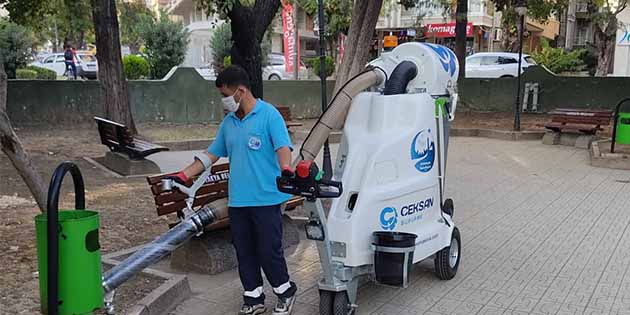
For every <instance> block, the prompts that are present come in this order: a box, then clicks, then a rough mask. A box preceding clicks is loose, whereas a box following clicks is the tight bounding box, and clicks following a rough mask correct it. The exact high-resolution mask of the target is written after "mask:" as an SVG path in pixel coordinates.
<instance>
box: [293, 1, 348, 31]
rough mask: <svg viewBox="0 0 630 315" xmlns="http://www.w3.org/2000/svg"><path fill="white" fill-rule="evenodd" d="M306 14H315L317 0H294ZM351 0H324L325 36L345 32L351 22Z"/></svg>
mask: <svg viewBox="0 0 630 315" xmlns="http://www.w3.org/2000/svg"><path fill="white" fill-rule="evenodd" d="M294 1H295V2H296V3H297V4H298V5H299V6H300V7H301V8H302V9H304V11H305V12H306V14H308V15H310V16H317V14H318V6H317V1H318V0H294ZM352 7H353V1H352V0H327V1H324V15H325V18H326V31H327V34H326V35H327V37H332V38H335V39H336V38H338V37H339V34H340V33H344V34H346V33H347V32H348V29H349V28H350V23H351V22H352Z"/></svg>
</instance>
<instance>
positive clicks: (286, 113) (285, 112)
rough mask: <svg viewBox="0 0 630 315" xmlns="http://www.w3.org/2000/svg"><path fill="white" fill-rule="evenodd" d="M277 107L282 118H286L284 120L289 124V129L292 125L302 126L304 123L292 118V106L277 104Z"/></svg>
mask: <svg viewBox="0 0 630 315" xmlns="http://www.w3.org/2000/svg"><path fill="white" fill-rule="evenodd" d="M276 109H277V110H278V111H279V112H280V115H282V118H283V119H284V122H285V123H286V125H287V129H289V128H291V127H300V126H302V123H299V122H296V121H293V120H292V118H291V108H290V107H289V106H276Z"/></svg>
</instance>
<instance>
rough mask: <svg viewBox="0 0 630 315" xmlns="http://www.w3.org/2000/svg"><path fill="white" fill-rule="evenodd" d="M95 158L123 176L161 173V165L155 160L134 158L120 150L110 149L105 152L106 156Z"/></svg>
mask: <svg viewBox="0 0 630 315" xmlns="http://www.w3.org/2000/svg"><path fill="white" fill-rule="evenodd" d="M94 160H96V161H97V162H98V163H100V164H101V165H103V166H105V167H107V168H108V169H110V170H112V171H114V172H116V173H118V174H120V175H123V176H130V175H146V174H156V173H160V167H159V166H158V165H157V164H155V162H153V161H150V160H147V159H142V160H132V159H130V158H129V157H128V156H127V155H126V154H121V153H118V152H111V151H110V152H107V153H105V156H104V157H100V158H95V159H94Z"/></svg>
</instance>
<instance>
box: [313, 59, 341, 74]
mask: <svg viewBox="0 0 630 315" xmlns="http://www.w3.org/2000/svg"><path fill="white" fill-rule="evenodd" d="M324 62H325V65H326V77H329V76H331V75H333V73H335V61H334V60H333V58H332V57H330V56H326V59H324ZM319 64H320V62H319V58H310V59H308V66H309V67H310V68H311V69H313V73H314V74H315V75H317V76H318V77H319Z"/></svg>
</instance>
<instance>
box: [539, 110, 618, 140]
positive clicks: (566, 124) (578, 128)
mask: <svg viewBox="0 0 630 315" xmlns="http://www.w3.org/2000/svg"><path fill="white" fill-rule="evenodd" d="M549 114H550V115H551V122H549V123H547V124H545V128H547V129H549V130H551V131H554V132H565V131H568V132H574V133H584V134H589V135H594V134H595V133H597V131H599V130H602V126H608V125H610V121H611V119H612V116H613V113H612V111H610V110H586V109H571V108H557V109H555V110H553V111H551V112H550V113H549Z"/></svg>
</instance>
